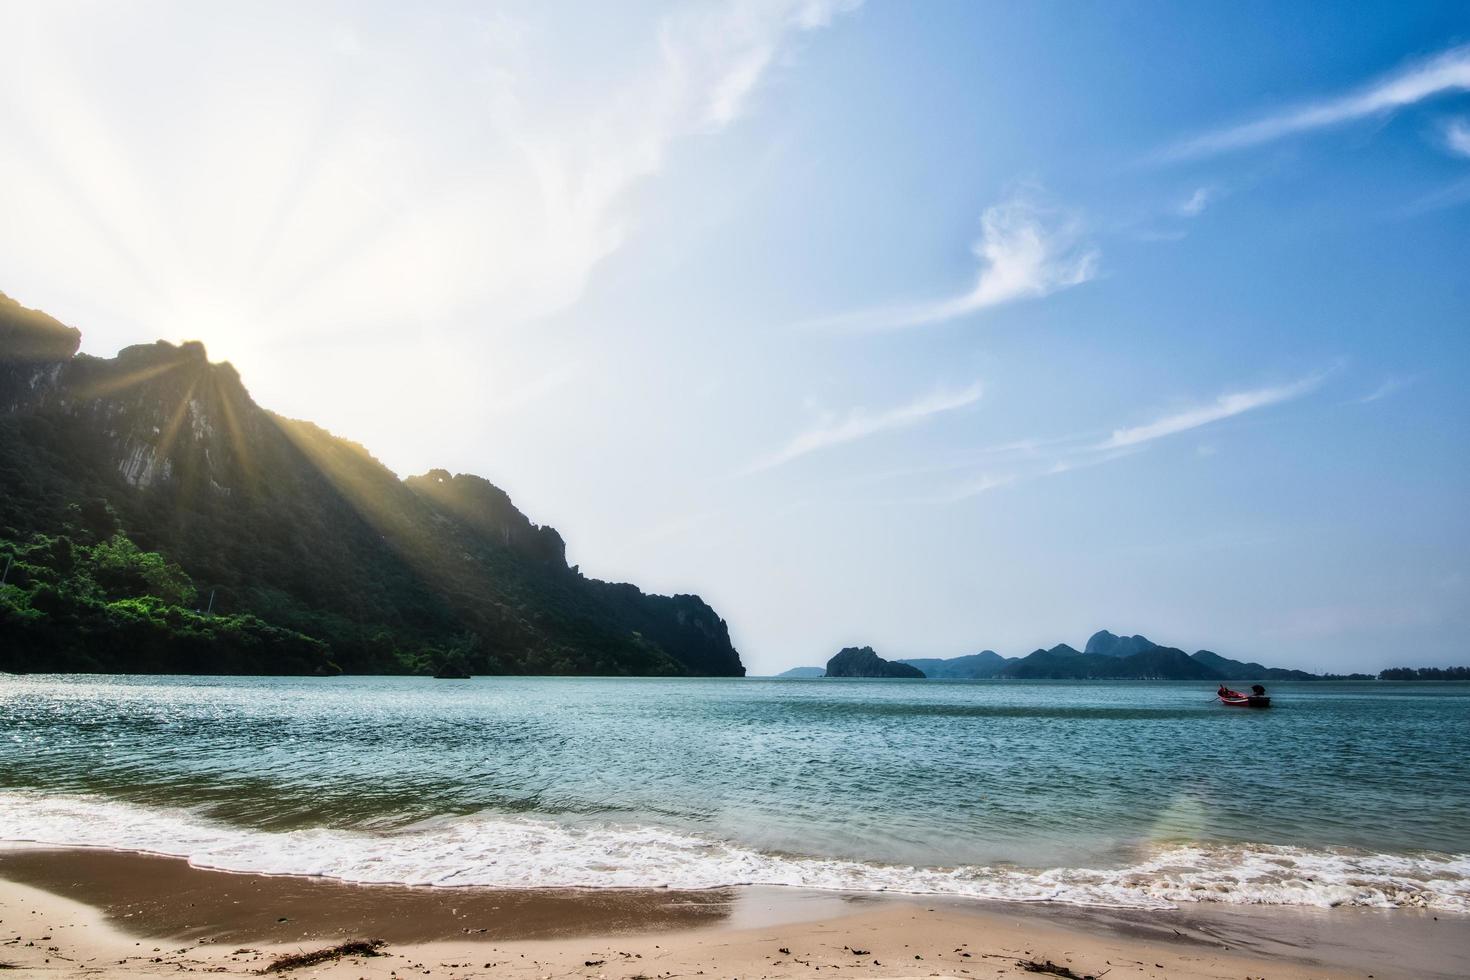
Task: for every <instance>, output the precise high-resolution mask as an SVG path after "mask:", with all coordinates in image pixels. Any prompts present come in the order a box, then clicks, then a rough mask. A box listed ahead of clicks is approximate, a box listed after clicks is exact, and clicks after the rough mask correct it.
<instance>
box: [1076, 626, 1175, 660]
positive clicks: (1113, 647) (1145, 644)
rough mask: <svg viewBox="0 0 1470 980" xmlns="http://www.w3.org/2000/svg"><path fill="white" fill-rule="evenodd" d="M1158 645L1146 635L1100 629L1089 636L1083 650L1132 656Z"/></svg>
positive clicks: (1108, 654)
mask: <svg viewBox="0 0 1470 980" xmlns="http://www.w3.org/2000/svg"><path fill="white" fill-rule="evenodd" d="M1156 647H1158V644H1157V643H1155V642H1154V641H1153V640H1150V639H1149V638H1148V637H1146V636H1117V635H1116V634H1113V633H1109V632H1108V631H1107V630H1098V631H1097V632H1096V633H1094V634H1092V636H1090V637H1088V640H1087V646H1086V647H1084V648H1083V650H1082V652H1083V653H1100V654H1102V655H1103V656H1105V657H1130V656H1132V655H1133V654H1135V653H1142V652H1144V651H1145V650H1153V649H1155V648H1156Z"/></svg>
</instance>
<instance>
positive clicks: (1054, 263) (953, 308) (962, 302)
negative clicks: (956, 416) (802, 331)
mask: <svg viewBox="0 0 1470 980" xmlns="http://www.w3.org/2000/svg"><path fill="white" fill-rule="evenodd" d="M1039 196H1040V195H1039V192H1037V191H1036V190H1035V189H1026V190H1023V191H1020V192H1018V193H1016V194H1014V195H1012V196H1011V197H1010V198H1008V199H1006V200H1005V201H1003V202H1001V203H1000V204H996V205H994V206H992V207H989V208H987V209H986V210H985V213H984V215H982V216H981V219H980V237H979V238H978V239H976V241H975V242H974V244H973V245H971V251H973V252H974V254H975V258H976V259H978V260H979V262H980V270H979V272H978V273H977V274H976V277H975V284H974V286H972V287H971V288H970V289H969V290H967V291H966V292H963V293H960V294H959V295H956V296H949V297H945V298H943V299H936V300H929V301H926V302H921V303H911V304H908V305H903V306H891V307H882V308H878V309H868V310H855V311H852V312H849V313H840V314H837V315H836V316H830V317H822V318H820V319H817V320H814V321H811V322H810V324H809V325H810V326H817V327H836V328H841V329H852V330H885V329H897V328H903V327H919V326H925V325H927V324H934V323H942V322H944V321H947V320H954V319H958V318H959V317H964V316H968V315H970V314H972V313H978V312H980V311H981V310H985V309H989V308H991V307H995V306H1000V305H1002V304H1005V303H1012V302H1015V301H1017V300H1023V299H1036V298H1038V297H1041V296H1046V295H1048V294H1050V293H1054V292H1056V291H1058V290H1061V289H1067V288H1069V287H1071V286H1077V285H1080V284H1081V283H1084V282H1087V281H1088V280H1089V279H1093V278H1095V277H1096V276H1097V270H1098V258H1099V253H1098V250H1097V249H1096V248H1095V247H1093V246H1092V245H1091V244H1089V243H1088V242H1086V241H1085V240H1084V237H1083V234H1082V225H1081V222H1080V220H1079V219H1078V218H1077V217H1076V216H1075V215H1072V214H1068V213H1066V212H1064V211H1062V210H1060V209H1058V208H1055V207H1051V206H1047V205H1044V204H1042V203H1040V201H1039V200H1038V198H1039Z"/></svg>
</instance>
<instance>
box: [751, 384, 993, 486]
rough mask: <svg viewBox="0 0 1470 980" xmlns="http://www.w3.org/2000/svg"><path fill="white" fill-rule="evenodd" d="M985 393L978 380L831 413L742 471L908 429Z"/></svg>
mask: <svg viewBox="0 0 1470 980" xmlns="http://www.w3.org/2000/svg"><path fill="white" fill-rule="evenodd" d="M982 393H983V389H982V387H981V385H979V384H978V383H977V384H972V385H970V386H969V387H968V388H963V389H961V390H959V391H946V390H942V389H941V390H939V391H935V392H931V393H930V394H927V395H925V396H923V397H922V398H919V399H917V400H915V401H912V402H909V403H908V404H906V405H900V406H898V407H896V408H889V409H885V410H883V411H879V412H873V411H870V410H868V409H865V408H854V409H851V410H849V411H848V412H847V413H845V414H843V415H840V416H838V415H828V416H827V417H825V418H823V419H822V420H821V421H820V422H819V423H818V424H816V425H814V426H812V427H811V428H809V429H807V430H806V431H804V432H800V433H798V434H797V435H795V436H793V437H792V438H791V440H790V441H789V442H787V443H786V445H785V446H783V447H781V448H780V449H779V450H777V451H776V452H774V453H772V454H771V455H769V456H766V457H765V458H763V459H760V460H757V461H756V462H754V463H752V464H751V465H750V466H748V467H746V468H745V469H744V470H743V471H741V474H740V475H742V476H744V475H749V474H751V473H759V472H761V471H762V470H769V469H772V468H774V467H777V466H782V465H784V464H786V463H789V462H791V461H792V460H795V459H800V458H801V457H803V456H806V455H809V454H811V453H814V452H818V451H819V450H822V449H829V448H831V447H833V446H840V445H843V444H845V443H850V442H856V441H858V440H859V439H866V438H868V437H869V436H875V435H878V434H880V433H883V432H893V431H895V430H897V429H906V428H908V427H910V426H913V425H917V424H919V423H920V422H923V421H924V420H926V419H928V418H931V417H933V416H935V415H942V414H944V413H946V412H953V411H956V410H957V409H961V408H966V407H968V406H970V405H973V404H975V403H976V402H978V401H979V400H980V396H981V394H982Z"/></svg>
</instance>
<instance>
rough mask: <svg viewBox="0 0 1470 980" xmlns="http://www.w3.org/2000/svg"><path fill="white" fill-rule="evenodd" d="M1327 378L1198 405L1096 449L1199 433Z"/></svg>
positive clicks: (1122, 432) (1120, 432)
mask: <svg viewBox="0 0 1470 980" xmlns="http://www.w3.org/2000/svg"><path fill="white" fill-rule="evenodd" d="M1323 377H1325V375H1322V374H1314V375H1311V376H1309V377H1306V378H1302V379H1301V380H1300V381H1293V382H1292V383H1291V384H1285V385H1278V386H1276V387H1273V388H1256V389H1253V390H1251V391H1235V392H1229V393H1227V394H1224V395H1221V396H1220V397H1219V398H1216V399H1215V400H1214V401H1213V402H1210V403H1208V404H1206V405H1198V406H1195V407H1194V408H1188V409H1185V410H1184V411H1181V412H1174V413H1172V414H1169V415H1165V416H1162V417H1160V418H1157V419H1154V420H1153V421H1152V422H1146V423H1144V424H1143V425H1135V426H1130V427H1128V428H1124V429H1114V430H1113V434H1112V435H1110V436H1109V437H1108V438H1106V439H1104V440H1103V441H1102V442H1100V443H1098V444H1097V446H1096V447H1095V448H1096V449H1098V450H1109V449H1121V448H1123V447H1126V446H1137V445H1141V444H1143V443H1146V442H1152V441H1153V440H1155V439H1162V438H1164V437H1165V436H1172V435H1176V434H1178V433H1180V432H1188V431H1189V430H1190V429H1198V428H1199V427H1200V426H1202V425H1209V424H1210V423H1212V422H1219V421H1221V420H1222V419H1228V418H1231V417H1233V416H1236V415H1240V414H1242V413H1244V412H1249V411H1253V410H1255V409H1257V408H1264V407H1266V406H1267V405H1275V404H1277V403H1278V402H1284V401H1289V400H1291V399H1293V398H1298V397H1300V396H1302V395H1305V394H1306V393H1307V392H1309V391H1312V390H1313V389H1314V388H1316V387H1317V386H1318V385H1320V384H1321V383H1322V379H1323Z"/></svg>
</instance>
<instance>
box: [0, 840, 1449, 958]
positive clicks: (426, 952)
mask: <svg viewBox="0 0 1470 980" xmlns="http://www.w3.org/2000/svg"><path fill="white" fill-rule="evenodd" d="M348 939H379V940H383V941H384V942H385V943H386V946H385V947H383V950H382V951H383V952H384V953H385V954H387V955H383V956H378V957H372V958H362V957H358V958H348V959H344V960H341V961H337V962H334V963H327V964H321V965H316V966H312V967H306V968H302V969H299V970H295V971H292V973H291V975H294V976H321V977H382V978H393V977H397V978H399V980H403V978H404V977H406V976H407V975H409V973H412V974H413V975H417V976H423V975H430V976H452V977H471V976H517V977H527V978H531V977H537V978H545V977H548V976H588V977H622V978H638V977H642V978H646V980H654V978H660V977H663V978H667V977H671V976H686V975H694V976H697V975H700V974H705V975H710V976H733V977H745V976H750V977H766V978H777V977H798V976H800V977H810V976H812V975H814V974H817V973H819V972H822V971H824V970H825V971H827V972H831V971H834V970H840V971H841V975H849V976H850V975H858V976H864V977H908V976H914V977H926V976H951V977H957V978H958V977H966V978H968V977H1002V976H1004V977H1019V976H1035V975H1038V974H1031V973H1026V972H1025V971H1024V970H1023V969H1022V968H1021V967H1020V966H1019V965H1018V963H1019V961H1021V960H1040V961H1044V960H1051V961H1052V962H1054V963H1057V964H1059V965H1064V966H1067V967H1068V968H1070V969H1071V970H1073V971H1074V972H1075V973H1076V974H1077V975H1078V976H1089V975H1090V976H1095V977H1101V976H1108V977H1110V978H1118V977H1179V978H1183V977H1235V978H1239V977H1268V978H1271V980H1294V978H1306V977H1359V978H1362V977H1373V978H1374V980H1378V978H1384V977H1462V976H1467V975H1470V917H1462V916H1439V917H1435V916H1433V915H1431V914H1428V913H1419V912H1414V911H1404V910H1395V911H1389V912H1374V911H1369V910H1360V909H1332V910H1299V909H1259V908H1235V907H1213V906H1199V907H1193V908H1186V909H1181V910H1177V911H1168V912H1147V913H1145V912H1136V911H1111V910H1093V909H1080V908H1076V907H1072V906H1057V905H1006V904H997V903H980V902H967V901H956V900H942V901H936V900H933V899H925V898H922V897H912V896H874V895H860V896H857V895H842V894H835V893H822V892H803V891H796V890H791V889H773V888H762V889H757V888H735V889H720V890H712V891H699V892H674V891H646V890H638V891H633V890H629V891H618V890H596V891H594V890H527V891H514V890H490V889H480V888H463V889H460V888H412V887H403V886H391V885H354V884H346V883H342V882H337V881H331V880H324V879H315V878H301V877H290V876H261V875H240V874H233V873H227V872H218V871H208V870H202V869H197V868H191V867H190V866H189V865H188V864H187V863H186V862H184V861H181V860H178V859H174V858H164V857H156V856H149V855H139V854H132V853H126V852H116V851H106V850H55V849H42V848H12V849H4V850H0V963H4V964H7V965H9V966H13V967H16V968H18V970H17V972H15V973H10V974H9V975H12V976H15V975H24V974H35V975H38V976H52V977H54V976H83V975H87V976H99V975H107V976H110V975H122V976H139V977H142V976H177V975H178V974H179V973H180V972H190V971H193V972H222V973H234V974H240V975H242V976H243V975H253V974H254V972H255V971H258V970H260V969H261V968H262V967H263V966H265V965H266V964H268V963H269V962H271V961H272V960H273V959H274V958H276V957H277V956H279V955H282V954H284V953H292V952H299V951H303V950H312V949H316V948H319V947H323V946H328V945H332V944H335V943H337V942H341V941H344V940H348Z"/></svg>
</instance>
